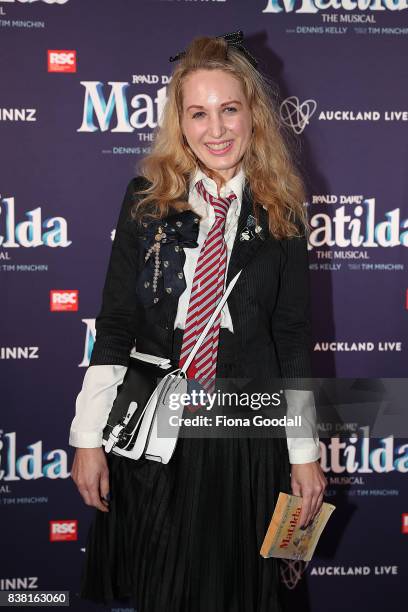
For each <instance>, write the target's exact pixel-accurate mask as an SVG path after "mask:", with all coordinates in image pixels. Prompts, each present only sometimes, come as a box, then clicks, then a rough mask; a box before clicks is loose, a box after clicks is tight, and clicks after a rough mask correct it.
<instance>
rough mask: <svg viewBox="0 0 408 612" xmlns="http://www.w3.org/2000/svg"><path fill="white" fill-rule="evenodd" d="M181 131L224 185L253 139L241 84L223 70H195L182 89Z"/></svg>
mask: <svg viewBox="0 0 408 612" xmlns="http://www.w3.org/2000/svg"><path fill="white" fill-rule="evenodd" d="M182 97H183V111H182V121H181V129H182V132H183V134H184V136H185V138H186V140H187V143H188V144H189V146H190V148H191V150H192V151H193V152H194V153H195V155H196V156H197V157H198V158H199V160H200V161H201V162H202V163H203V164H204V165H205V166H206V167H207V168H210V169H211V170H216V171H217V172H219V174H221V175H222V176H223V178H224V179H225V180H226V181H227V180H229V179H230V178H232V177H233V176H234V175H235V174H236V172H237V171H238V170H239V166H240V163H241V160H242V157H243V156H244V153H245V151H246V150H247V148H248V145H249V143H250V140H251V136H252V115H251V110H250V108H249V106H248V103H247V101H246V98H245V94H244V92H243V90H242V86H241V83H240V82H239V81H238V80H237V79H235V78H234V77H233V76H231V75H230V74H229V73H227V72H224V71H223V70H196V71H194V72H192V73H191V74H189V75H188V76H187V77H186V78H185V79H184V82H183V85H182Z"/></svg>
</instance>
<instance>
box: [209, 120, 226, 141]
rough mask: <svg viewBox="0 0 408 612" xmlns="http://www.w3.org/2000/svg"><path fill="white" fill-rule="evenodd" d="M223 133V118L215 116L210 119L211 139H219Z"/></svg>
mask: <svg viewBox="0 0 408 612" xmlns="http://www.w3.org/2000/svg"><path fill="white" fill-rule="evenodd" d="M224 132H225V126H224V121H223V117H222V116H221V117H220V116H218V115H215V116H213V117H211V118H210V125H209V133H210V136H211V137H212V138H220V137H221V136H222V135H223V134H224Z"/></svg>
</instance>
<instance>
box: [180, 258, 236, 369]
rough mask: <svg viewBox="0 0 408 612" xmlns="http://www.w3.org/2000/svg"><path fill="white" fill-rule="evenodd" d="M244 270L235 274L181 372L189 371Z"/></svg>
mask: <svg viewBox="0 0 408 612" xmlns="http://www.w3.org/2000/svg"><path fill="white" fill-rule="evenodd" d="M241 272H242V270H240V271H239V272H237V274H236V275H235V276H234V278H233V279H232V281H231V282H230V284H229V285H228V287H227V288H226V290H225V292H224V295H223V296H222V298H221V299H220V301H219V302H218V304H217V307H216V309H215V310H214V312H213V313H212V315H211V317H210V318H209V319H208V322H207V325H206V326H205V327H204V329H203V331H202V332H201V335H200V336H199V338H198V340H197V341H196V343H195V345H194V346H193V348H192V349H191V353H190V354H189V356H188V357H187V359H186V362H185V364H184V365H183V367H182V368H181V370H180V374H181V373H183V374H185V373H186V372H187V369H188V367H189V365H190V363H191V362H192V361H193V359H194V355H195V354H196V352H197V351H198V349H199V348H200V346H201V344H202V342H203V340H204V338H205V337H206V335H207V334H208V330H209V329H210V327H211V325H212V324H213V323H214V321H215V318H216V317H217V315H218V313H219V312H220V311H221V308H222V307H223V306H224V304H225V302H226V300H227V298H228V296H229V294H230V293H231V291H232V288H233V287H234V285H235V283H236V282H237V280H238V278H239V275H240V274H241Z"/></svg>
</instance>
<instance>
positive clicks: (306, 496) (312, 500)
mask: <svg viewBox="0 0 408 612" xmlns="http://www.w3.org/2000/svg"><path fill="white" fill-rule="evenodd" d="M327 484H328V483H327V480H326V477H325V475H324V474H323V470H322V468H321V467H320V462H319V460H317V461H312V462H311V463H292V464H291V487H292V493H293V495H299V496H300V497H301V498H302V511H301V513H300V518H299V527H307V526H308V525H309V523H310V522H311V521H313V519H314V518H315V516H316V514H317V513H318V512H319V510H320V507H321V505H322V503H323V495H324V491H325V489H326V487H327Z"/></svg>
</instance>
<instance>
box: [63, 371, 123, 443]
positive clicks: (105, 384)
mask: <svg viewBox="0 0 408 612" xmlns="http://www.w3.org/2000/svg"><path fill="white" fill-rule="evenodd" d="M126 371H127V366H122V365H95V366H89V367H88V369H87V371H86V373H85V376H84V380H83V384H82V389H81V391H80V393H79V394H78V396H77V399H76V404H75V406H76V412H75V417H74V419H73V421H72V423H71V429H70V434H69V444H70V446H76V447H79V448H81V447H83V448H94V447H98V446H102V433H103V430H104V428H105V425H106V423H107V421H108V418H109V413H110V411H111V409H112V406H113V402H114V401H115V399H116V395H117V387H118V386H119V385H120V384H121V383H122V382H123V379H124V378H125V374H126Z"/></svg>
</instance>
